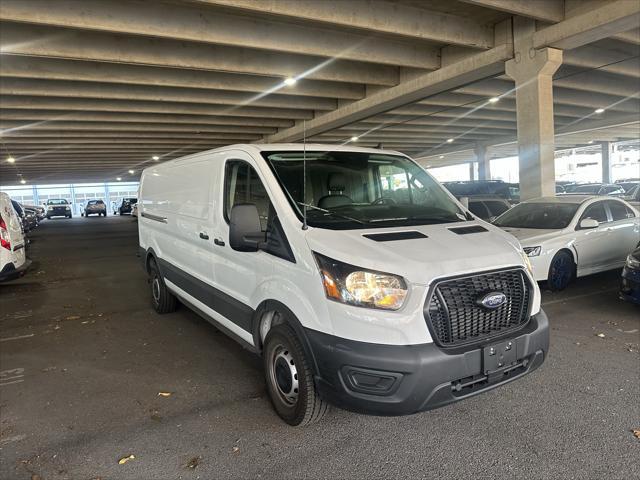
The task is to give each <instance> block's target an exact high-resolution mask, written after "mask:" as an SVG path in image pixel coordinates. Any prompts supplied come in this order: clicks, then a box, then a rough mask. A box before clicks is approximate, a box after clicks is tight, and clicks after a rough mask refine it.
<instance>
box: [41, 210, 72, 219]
mask: <svg viewBox="0 0 640 480" xmlns="http://www.w3.org/2000/svg"><path fill="white" fill-rule="evenodd" d="M69 215H71V209H69V210H67V209H66V208H54V209H53V210H47V217H67V216H69Z"/></svg>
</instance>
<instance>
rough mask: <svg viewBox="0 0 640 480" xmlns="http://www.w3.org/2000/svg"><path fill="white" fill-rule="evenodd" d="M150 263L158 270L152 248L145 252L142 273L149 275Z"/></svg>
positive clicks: (156, 259)
mask: <svg viewBox="0 0 640 480" xmlns="http://www.w3.org/2000/svg"><path fill="white" fill-rule="evenodd" d="M151 262H153V263H155V264H156V267H158V269H159V268H160V265H158V258H157V257H156V252H154V251H153V248H150V249H148V250H147V256H146V257H145V259H144V271H145V272H147V273H149V271H150V268H151Z"/></svg>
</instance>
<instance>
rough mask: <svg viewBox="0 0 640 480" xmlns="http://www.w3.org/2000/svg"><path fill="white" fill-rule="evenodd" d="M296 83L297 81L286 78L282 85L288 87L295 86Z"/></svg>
mask: <svg viewBox="0 0 640 480" xmlns="http://www.w3.org/2000/svg"><path fill="white" fill-rule="evenodd" d="M297 82H298V80H297V79H295V78H293V77H287V78H285V79H284V84H285V85H288V86H289V87H290V86H292V85H295V84H296V83H297Z"/></svg>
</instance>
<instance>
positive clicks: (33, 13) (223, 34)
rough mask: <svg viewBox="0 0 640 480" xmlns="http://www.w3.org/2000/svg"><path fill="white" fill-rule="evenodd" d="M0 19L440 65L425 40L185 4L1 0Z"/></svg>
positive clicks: (434, 50)
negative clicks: (153, 6) (150, 6)
mask: <svg viewBox="0 0 640 480" xmlns="http://www.w3.org/2000/svg"><path fill="white" fill-rule="evenodd" d="M0 19H2V20H5V21H13V22H24V23H29V24H37V25H47V26H55V27H64V28H72V29H83V30H93V31H100V32H108V33H117V34H126V35H136V36H137V35H141V36H145V37H154V38H165V39H170V40H179V41H182V42H197V43H201V44H215V45H227V46H238V45H242V46H243V47H245V48H251V49H257V50H269V51H276V52H283V53H293V54H304V55H313V56H317V57H325V58H331V59H333V58H341V59H344V60H356V61H362V60H364V61H367V62H373V63H381V64H386V65H394V66H405V67H414V68H425V69H430V70H435V69H436V68H439V67H440V60H439V51H438V49H437V48H435V47H433V46H429V45H426V44H422V45H421V44H418V43H416V42H413V43H410V42H409V41H406V40H403V39H397V38H384V39H382V38H379V37H373V36H370V35H363V34H361V33H358V31H357V30H351V31H345V30H344V29H339V30H331V29H328V28H326V27H317V26H314V25H299V24H296V23H284V22H273V21H270V19H268V18H265V17H262V18H259V19H258V18H252V17H250V16H247V15H244V16H243V15H237V14H236V15H231V14H228V13H225V12H224V11H220V10H216V11H213V10H211V9H203V8H194V7H193V6H189V5H171V4H167V3H165V4H163V5H162V8H149V5H148V4H146V3H143V2H131V1H118V0H91V1H90V2H77V1H73V0H57V1H56V3H55V6H54V7H53V8H52V5H51V2H50V0H29V1H28V2H25V1H22V0H3V2H2V9H1V10H0Z"/></svg>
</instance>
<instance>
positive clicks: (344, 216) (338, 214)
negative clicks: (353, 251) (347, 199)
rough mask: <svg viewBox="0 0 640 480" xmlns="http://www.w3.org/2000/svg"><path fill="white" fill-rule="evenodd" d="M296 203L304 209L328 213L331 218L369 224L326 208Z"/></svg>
mask: <svg viewBox="0 0 640 480" xmlns="http://www.w3.org/2000/svg"><path fill="white" fill-rule="evenodd" d="M296 203H297V204H298V205H302V206H304V207H307V208H311V209H312V210H317V211H319V212H324V213H328V214H329V215H332V216H334V217H338V218H344V219H345V220H351V221H352V222H356V223H359V224H360V225H366V224H367V223H369V222H367V221H364V220H359V219H357V218H353V217H350V216H348V215H343V214H341V213H337V212H334V211H332V210H327V209H326V208H320V207H316V206H315V205H311V204H309V203H303V202H296Z"/></svg>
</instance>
